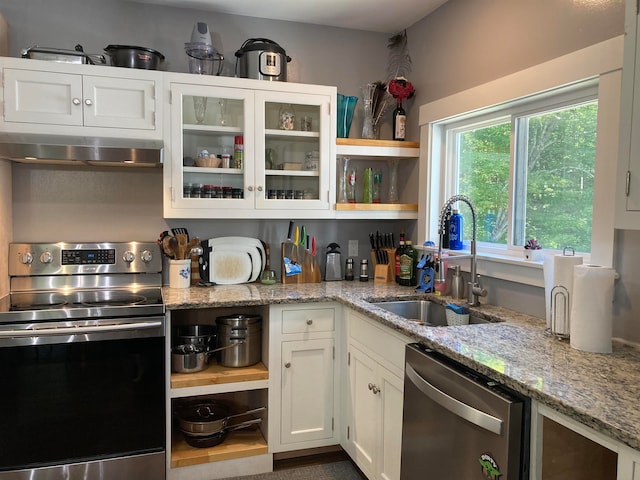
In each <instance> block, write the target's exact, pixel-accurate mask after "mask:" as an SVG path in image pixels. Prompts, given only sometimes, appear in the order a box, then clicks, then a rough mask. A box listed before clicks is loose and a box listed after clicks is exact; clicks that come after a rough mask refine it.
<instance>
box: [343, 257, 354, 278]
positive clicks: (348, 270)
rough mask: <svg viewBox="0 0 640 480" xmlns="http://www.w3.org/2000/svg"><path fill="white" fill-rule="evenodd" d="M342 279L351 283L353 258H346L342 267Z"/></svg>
mask: <svg viewBox="0 0 640 480" xmlns="http://www.w3.org/2000/svg"><path fill="white" fill-rule="evenodd" d="M344 279H345V280H349V281H352V280H353V279H354V275H353V258H347V260H346V262H345V265H344Z"/></svg>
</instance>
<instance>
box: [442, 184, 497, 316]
mask: <svg viewBox="0 0 640 480" xmlns="http://www.w3.org/2000/svg"><path fill="white" fill-rule="evenodd" d="M456 202H464V203H466V204H467V205H469V209H470V210H471V221H472V224H473V230H472V238H471V255H460V256H456V257H455V258H457V259H460V258H467V257H469V258H470V259H471V279H470V281H469V284H468V285H469V288H468V303H469V305H479V304H480V302H479V300H478V297H486V296H487V291H486V290H485V289H484V288H482V287H481V286H480V283H479V282H478V278H479V277H480V276H479V275H478V274H477V259H476V234H477V228H478V223H477V220H476V209H475V207H474V206H473V203H471V200H470V199H469V197H467V196H465V195H454V196H453V197H451V198H450V199H449V200H447V201H446V202H445V204H444V206H443V207H442V210H440V220H439V221H438V235H439V237H440V239H439V241H438V272H437V278H436V282H439V283H444V282H445V281H446V279H445V272H444V261H443V259H442V242H443V240H444V233H445V232H444V226H445V221H446V215H447V211H448V210H449V207H451V205H453V204H454V203H456ZM460 233H462V232H460Z"/></svg>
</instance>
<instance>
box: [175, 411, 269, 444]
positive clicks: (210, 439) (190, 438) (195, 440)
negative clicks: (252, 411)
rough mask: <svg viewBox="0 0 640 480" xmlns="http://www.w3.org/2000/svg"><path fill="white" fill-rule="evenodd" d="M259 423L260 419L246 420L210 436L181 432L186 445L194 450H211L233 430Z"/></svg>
mask: <svg viewBox="0 0 640 480" xmlns="http://www.w3.org/2000/svg"><path fill="white" fill-rule="evenodd" d="M259 423H262V419H261V418H254V419H252V420H247V421H246V422H241V423H239V424H237V425H233V426H231V427H226V428H223V429H222V430H221V431H219V432H217V433H214V434H212V435H202V436H201V435H190V434H188V433H185V432H182V433H183V435H184V439H185V441H186V442H187V444H188V445H190V446H192V447H196V448H211V447H215V446H216V445H219V444H221V443H222V442H224V439H225V438H227V433H229V432H232V431H234V430H240V429H241V428H247V427H249V426H251V425H256V424H259Z"/></svg>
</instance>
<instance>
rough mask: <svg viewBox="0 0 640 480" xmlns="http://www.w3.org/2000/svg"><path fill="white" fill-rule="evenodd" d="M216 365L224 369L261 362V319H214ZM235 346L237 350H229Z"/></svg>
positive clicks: (227, 317)
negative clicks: (215, 329)
mask: <svg viewBox="0 0 640 480" xmlns="http://www.w3.org/2000/svg"><path fill="white" fill-rule="evenodd" d="M216 324H217V326H218V332H217V336H216V345H217V347H218V348H219V349H221V351H220V353H219V354H218V363H219V364H220V365H223V366H225V367H248V366H249V365H254V364H256V363H258V362H259V361H260V360H262V317H260V316H259V315H240V314H237V315H228V316H223V317H217V318H216ZM232 345H237V346H238V347H237V348H229V347H230V346H232ZM222 349H225V350H222Z"/></svg>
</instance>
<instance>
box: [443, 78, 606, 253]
mask: <svg viewBox="0 0 640 480" xmlns="http://www.w3.org/2000/svg"><path fill="white" fill-rule="evenodd" d="M594 100H598V80H597V79H596V78H592V79H588V80H586V81H583V82H577V83H576V84H572V85H570V86H568V87H560V88H558V89H554V90H553V91H551V92H545V93H544V94H534V95H531V96H528V97H526V98H521V99H516V100H515V101H512V102H506V103H505V104H503V105H502V106H501V107H498V108H491V109H490V112H485V111H483V110H480V111H477V112H475V113H474V114H463V115H460V116H456V117H452V118H450V119H447V120H445V121H443V122H436V123H434V125H433V127H434V128H433V131H434V136H435V135H439V136H440V138H439V139H438V141H439V142H441V144H442V145H444V146H445V148H443V149H442V151H441V156H440V158H439V159H438V158H435V157H433V158H432V161H434V162H435V161H440V162H442V163H441V171H442V172H443V173H444V178H441V182H442V183H441V185H440V188H441V191H443V192H444V197H446V198H449V197H450V196H451V195H453V194H457V193H462V194H464V192H458V191H457V190H456V189H457V187H456V185H457V183H458V182H457V178H456V175H455V170H456V155H457V153H458V151H459V149H458V147H456V148H446V146H447V145H450V144H452V143H454V142H456V136H457V134H459V133H462V132H466V131H469V130H474V129H478V128H483V127H489V126H492V125H498V124H501V123H509V124H510V125H511V151H510V165H509V224H508V227H507V229H508V233H507V243H506V245H500V244H492V243H488V242H480V241H479V242H478V243H477V245H478V251H480V252H488V253H494V254H499V255H511V256H516V257H519V256H522V246H518V245H514V243H513V239H514V238H515V233H514V228H515V227H516V222H517V221H518V220H517V217H518V215H517V212H518V211H522V210H523V209H524V206H523V205H518V204H517V201H518V199H517V198H516V196H517V195H516V191H515V190H516V188H517V178H516V177H517V174H518V172H517V169H518V164H517V162H516V159H515V158H514V156H515V155H516V152H515V150H516V149H518V148H520V149H521V150H522V149H523V148H524V149H526V143H525V144H522V143H520V144H519V143H518V142H517V141H514V138H516V137H518V136H520V137H522V136H524V134H523V133H522V132H521V131H520V130H521V129H520V128H519V123H520V122H522V121H524V119H525V118H527V117H530V116H534V115H536V114H541V113H545V112H550V111H554V110H558V109H561V108H565V107H570V106H574V105H581V104H584V103H587V102H591V101H594ZM518 153H519V154H520V155H523V153H522V151H521V152H518ZM521 218H522V219H524V215H523V216H522V217H521ZM581 253H585V252H581ZM588 255H589V253H587V256H588Z"/></svg>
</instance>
